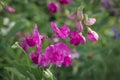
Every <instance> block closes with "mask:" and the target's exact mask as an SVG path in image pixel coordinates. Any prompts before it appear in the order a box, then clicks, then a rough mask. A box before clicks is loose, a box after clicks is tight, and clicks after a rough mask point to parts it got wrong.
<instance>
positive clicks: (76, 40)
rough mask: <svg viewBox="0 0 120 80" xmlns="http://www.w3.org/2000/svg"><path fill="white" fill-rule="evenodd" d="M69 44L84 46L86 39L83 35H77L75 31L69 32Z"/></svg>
mask: <svg viewBox="0 0 120 80" xmlns="http://www.w3.org/2000/svg"><path fill="white" fill-rule="evenodd" d="M69 37H70V39H71V40H70V44H73V45H76V46H77V45H79V44H80V43H82V44H85V43H86V39H85V37H84V36H83V35H81V34H79V33H78V32H77V31H72V32H70V36H69Z"/></svg>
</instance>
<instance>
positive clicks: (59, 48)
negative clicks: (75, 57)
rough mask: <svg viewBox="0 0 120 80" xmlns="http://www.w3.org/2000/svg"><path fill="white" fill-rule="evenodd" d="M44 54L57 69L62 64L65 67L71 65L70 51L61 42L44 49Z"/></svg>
mask: <svg viewBox="0 0 120 80" xmlns="http://www.w3.org/2000/svg"><path fill="white" fill-rule="evenodd" d="M44 54H45V55H47V56H49V58H50V59H51V62H52V63H53V64H56V65H57V66H58V67H61V66H62V63H64V65H65V66H69V65H71V63H72V59H71V55H70V49H69V47H68V46H67V45H66V44H65V43H62V42H60V43H57V44H54V45H50V46H48V47H47V48H46V49H45V52H44ZM68 57H69V59H68Z"/></svg>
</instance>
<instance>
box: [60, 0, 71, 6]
mask: <svg viewBox="0 0 120 80" xmlns="http://www.w3.org/2000/svg"><path fill="white" fill-rule="evenodd" d="M58 2H59V3H60V4H62V5H67V4H70V3H71V0H58Z"/></svg>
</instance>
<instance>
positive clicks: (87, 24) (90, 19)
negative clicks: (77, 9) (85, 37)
mask: <svg viewBox="0 0 120 80" xmlns="http://www.w3.org/2000/svg"><path fill="white" fill-rule="evenodd" d="M95 22H96V19H95V18H88V19H87V20H85V21H84V24H85V25H86V26H91V25H93V24H95Z"/></svg>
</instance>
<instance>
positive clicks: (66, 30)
mask: <svg viewBox="0 0 120 80" xmlns="http://www.w3.org/2000/svg"><path fill="white" fill-rule="evenodd" d="M51 27H52V29H53V31H54V32H55V33H56V35H57V36H58V37H60V38H62V39H66V38H67V37H68V35H69V32H70V29H69V27H68V26H67V25H64V26H63V27H61V28H60V29H59V28H58V27H57V24H56V23H55V22H51Z"/></svg>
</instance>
